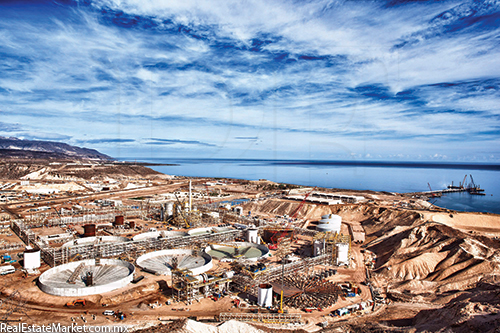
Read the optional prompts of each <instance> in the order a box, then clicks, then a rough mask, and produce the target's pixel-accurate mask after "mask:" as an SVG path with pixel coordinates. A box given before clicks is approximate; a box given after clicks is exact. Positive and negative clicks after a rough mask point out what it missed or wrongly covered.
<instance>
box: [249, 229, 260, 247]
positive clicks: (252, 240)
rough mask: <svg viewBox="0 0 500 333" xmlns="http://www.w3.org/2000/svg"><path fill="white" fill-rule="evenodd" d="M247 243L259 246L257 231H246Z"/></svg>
mask: <svg viewBox="0 0 500 333" xmlns="http://www.w3.org/2000/svg"><path fill="white" fill-rule="evenodd" d="M247 242H249V243H254V244H260V239H259V230H257V229H248V230H247Z"/></svg>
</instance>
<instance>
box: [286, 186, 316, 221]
mask: <svg viewBox="0 0 500 333" xmlns="http://www.w3.org/2000/svg"><path fill="white" fill-rule="evenodd" d="M315 189H316V187H315V188H313V189H312V190H311V191H310V192H309V193H307V194H306V195H305V196H304V200H302V201H301V202H300V204H299V207H297V209H296V210H295V212H293V214H292V216H291V219H294V218H296V217H297V215H298V214H299V212H300V210H301V209H302V207H303V206H304V204H305V203H306V200H307V198H308V197H309V196H310V195H311V193H313V192H314V190H315Z"/></svg>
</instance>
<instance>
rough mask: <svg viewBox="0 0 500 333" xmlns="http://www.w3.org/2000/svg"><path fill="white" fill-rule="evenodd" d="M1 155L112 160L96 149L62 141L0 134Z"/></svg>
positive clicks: (3, 156)
mask: <svg viewBox="0 0 500 333" xmlns="http://www.w3.org/2000/svg"><path fill="white" fill-rule="evenodd" d="M0 157H2V158H9V157H11V158H42V159H45V158H51V159H56V158H71V159H95V160H112V158H111V157H109V156H108V155H105V154H102V153H100V152H98V151H97V150H95V149H88V148H80V147H76V146H71V145H68V144H66V143H62V142H54V141H35V140H21V139H18V138H6V137H2V136H0Z"/></svg>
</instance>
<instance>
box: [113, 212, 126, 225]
mask: <svg viewBox="0 0 500 333" xmlns="http://www.w3.org/2000/svg"><path fill="white" fill-rule="evenodd" d="M124 221H125V219H124V217H123V215H116V216H115V223H114V225H115V226H117V225H123V223H124Z"/></svg>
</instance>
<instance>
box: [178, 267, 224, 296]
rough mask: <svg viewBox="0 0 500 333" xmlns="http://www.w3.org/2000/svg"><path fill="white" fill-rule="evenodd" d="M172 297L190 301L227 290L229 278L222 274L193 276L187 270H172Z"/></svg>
mask: <svg viewBox="0 0 500 333" xmlns="http://www.w3.org/2000/svg"><path fill="white" fill-rule="evenodd" d="M172 272H173V274H172V291H173V293H172V297H173V298H174V299H175V300H176V301H177V302H186V303H187V304H189V303H191V302H192V301H193V300H195V299H198V298H202V297H207V296H209V295H210V294H212V293H222V292H227V291H228V290H229V283H231V281H232V280H231V278H229V277H225V276H224V275H218V276H213V275H208V274H201V275H198V276H193V274H192V273H191V272H190V271H189V270H173V271H172Z"/></svg>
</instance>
